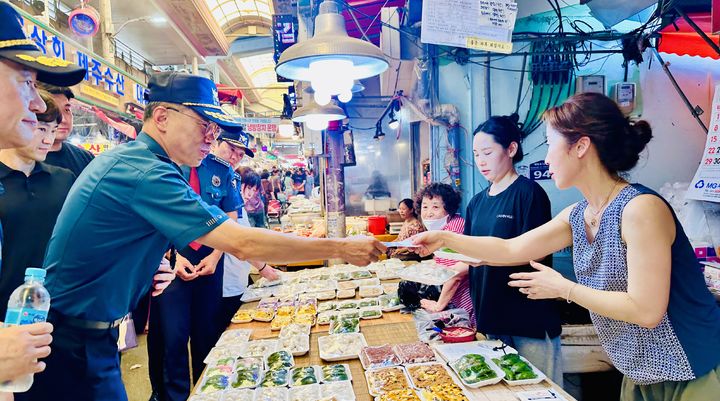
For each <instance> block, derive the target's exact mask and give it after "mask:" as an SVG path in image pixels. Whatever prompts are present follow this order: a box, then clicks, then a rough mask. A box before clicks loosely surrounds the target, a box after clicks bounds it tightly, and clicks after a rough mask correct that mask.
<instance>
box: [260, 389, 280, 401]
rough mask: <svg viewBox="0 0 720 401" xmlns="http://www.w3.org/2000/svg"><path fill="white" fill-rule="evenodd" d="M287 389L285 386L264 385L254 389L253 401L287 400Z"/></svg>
mask: <svg viewBox="0 0 720 401" xmlns="http://www.w3.org/2000/svg"><path fill="white" fill-rule="evenodd" d="M287 399H288V389H287V388H285V387H264V388H258V389H257V390H255V398H254V401H287Z"/></svg>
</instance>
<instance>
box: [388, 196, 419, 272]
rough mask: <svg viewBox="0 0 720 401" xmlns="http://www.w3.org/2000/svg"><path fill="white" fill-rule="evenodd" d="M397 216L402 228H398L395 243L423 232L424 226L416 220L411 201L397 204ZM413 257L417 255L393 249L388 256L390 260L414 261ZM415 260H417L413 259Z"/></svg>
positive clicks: (405, 200) (404, 200)
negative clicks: (398, 215) (401, 222)
mask: <svg viewBox="0 0 720 401" xmlns="http://www.w3.org/2000/svg"><path fill="white" fill-rule="evenodd" d="M398 214H400V218H401V219H403V224H402V227H401V228H400V234H398V236H397V238H396V239H395V241H396V242H399V241H404V240H406V239H408V238H410V237H412V236H413V235H415V234H418V233H421V232H423V231H425V226H423V224H422V223H421V222H420V220H418V215H417V212H415V202H413V200H412V199H403V200H401V201H400V203H398ZM413 255H414V256H417V254H415V253H413V252H411V251H409V250H408V248H402V247H401V248H395V249H392V251H391V252H390V254H389V256H390V257H391V258H399V259H403V260H408V259H415V258H413ZM415 260H417V259H415Z"/></svg>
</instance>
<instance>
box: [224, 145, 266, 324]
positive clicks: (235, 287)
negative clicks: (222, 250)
mask: <svg viewBox="0 0 720 401" xmlns="http://www.w3.org/2000/svg"><path fill="white" fill-rule="evenodd" d="M247 139H248V138H247V137H246V136H244V135H243V134H242V133H240V132H236V133H232V132H223V133H222V134H221V135H220V137H218V141H217V143H216V144H215V145H214V146H213V149H212V153H213V154H214V155H215V156H217V157H218V158H220V159H223V160H225V161H226V162H228V163H230V166H231V167H232V168H233V169H237V168H239V167H240V162H241V161H242V160H243V159H244V158H245V157H250V158H253V157H255V154H254V153H253V151H252V150H251V149H249V148H247V146H246V144H247ZM233 187H234V189H235V190H236V192H237V194H238V197H239V198H240V201H241V203H242V204H241V207H240V208H239V209H238V213H237V214H238V217H237V222H238V224H240V225H242V226H244V227H251V225H250V221H249V220H248V215H247V212H246V211H245V207H244V201H243V199H242V193H241V191H242V178H241V177H240V175H239V174H238V173H237V172H236V173H235V177H234V184H233ZM224 258H225V260H224V269H223V271H224V272H223V298H222V305H221V308H220V309H221V310H220V315H219V317H218V324H219V325H220V327H223V328H225V327H227V326H228V324H229V323H230V319H231V318H232V317H233V315H234V314H235V312H237V310H238V309H239V308H240V306H242V304H243V302H242V295H243V293H244V292H245V290H246V289H247V286H248V283H249V280H248V279H249V275H250V270H251V266H255V267H256V268H257V270H258V273H259V274H260V275H261V276H262V277H265V278H266V279H267V280H269V281H275V280H277V279H278V278H279V275H278V271H277V270H275V269H274V268H272V267H270V266H268V265H267V264H266V263H263V262H248V261H245V260H240V259H238V258H236V257H235V256H233V255H230V254H228V253H226V254H225V256H224Z"/></svg>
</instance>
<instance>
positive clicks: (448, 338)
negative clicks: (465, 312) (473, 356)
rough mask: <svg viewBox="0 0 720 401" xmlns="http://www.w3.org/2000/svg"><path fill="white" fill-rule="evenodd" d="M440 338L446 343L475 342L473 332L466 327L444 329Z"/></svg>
mask: <svg viewBox="0 0 720 401" xmlns="http://www.w3.org/2000/svg"><path fill="white" fill-rule="evenodd" d="M440 338H441V339H442V340H443V342H446V343H466V342H470V341H475V330H473V329H471V328H468V327H446V328H445V329H443V331H442V332H441V333H440Z"/></svg>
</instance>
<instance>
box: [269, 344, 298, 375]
mask: <svg viewBox="0 0 720 401" xmlns="http://www.w3.org/2000/svg"><path fill="white" fill-rule="evenodd" d="M277 358H281V359H277ZM270 359H275V360H277V361H278V362H275V364H272V363H271V362H270ZM265 366H266V367H267V369H268V370H277V369H292V368H293V367H295V358H294V357H293V355H292V352H291V351H290V350H288V349H280V350H278V351H275V352H273V353H271V354H268V355H267V356H266V357H265Z"/></svg>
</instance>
